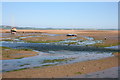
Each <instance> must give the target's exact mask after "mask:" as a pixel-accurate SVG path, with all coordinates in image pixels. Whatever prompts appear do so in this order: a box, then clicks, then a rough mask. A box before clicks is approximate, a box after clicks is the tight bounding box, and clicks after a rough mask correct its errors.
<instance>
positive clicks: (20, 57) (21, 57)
mask: <svg viewBox="0 0 120 80" xmlns="http://www.w3.org/2000/svg"><path fill="white" fill-rule="evenodd" d="M22 58H24V57H18V58H14V59H22Z"/></svg>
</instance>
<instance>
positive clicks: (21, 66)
mask: <svg viewBox="0 0 120 80" xmlns="http://www.w3.org/2000/svg"><path fill="white" fill-rule="evenodd" d="M25 65H30V64H27V63H26V64H23V65H20V66H21V67H22V66H25Z"/></svg>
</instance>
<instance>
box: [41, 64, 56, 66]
mask: <svg viewBox="0 0 120 80" xmlns="http://www.w3.org/2000/svg"><path fill="white" fill-rule="evenodd" d="M54 65H56V64H47V65H42V66H54Z"/></svg>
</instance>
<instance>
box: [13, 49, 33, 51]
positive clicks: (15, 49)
mask: <svg viewBox="0 0 120 80" xmlns="http://www.w3.org/2000/svg"><path fill="white" fill-rule="evenodd" d="M15 50H19V51H21V50H24V51H32V49H15Z"/></svg>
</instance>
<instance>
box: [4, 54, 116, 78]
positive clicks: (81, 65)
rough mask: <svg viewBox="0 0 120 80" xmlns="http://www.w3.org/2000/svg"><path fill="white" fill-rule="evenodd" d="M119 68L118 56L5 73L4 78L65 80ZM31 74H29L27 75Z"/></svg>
mask: <svg viewBox="0 0 120 80" xmlns="http://www.w3.org/2000/svg"><path fill="white" fill-rule="evenodd" d="M117 66H118V56H113V57H108V58H103V59H99V60H90V61H84V62H77V63H72V64H65V65H57V66H49V67H43V68H33V69H25V70H21V71H14V72H4V73H3V78H63V77H70V76H76V75H80V74H86V73H91V72H97V71H101V70H105V69H108V68H112V67H117ZM27 73H29V74H27Z"/></svg>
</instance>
